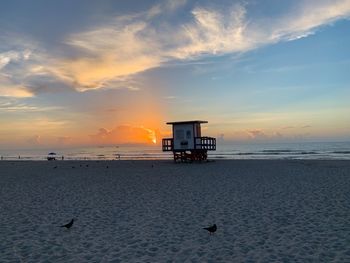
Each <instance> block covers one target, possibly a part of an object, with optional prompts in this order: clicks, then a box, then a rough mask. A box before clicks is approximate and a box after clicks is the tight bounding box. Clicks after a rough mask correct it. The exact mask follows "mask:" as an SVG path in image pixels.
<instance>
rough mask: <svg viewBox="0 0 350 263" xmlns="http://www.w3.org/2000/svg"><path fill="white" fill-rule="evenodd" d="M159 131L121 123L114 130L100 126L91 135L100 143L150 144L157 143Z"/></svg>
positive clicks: (95, 141) (94, 140)
mask: <svg viewBox="0 0 350 263" xmlns="http://www.w3.org/2000/svg"><path fill="white" fill-rule="evenodd" d="M158 136H159V132H157V131H156V130H152V129H148V128H145V127H142V126H131V125H120V126H117V127H115V128H113V129H112V130H107V129H106V128H100V129H99V130H98V132H97V133H96V134H93V135H90V138H91V140H92V141H93V142H94V143H98V144H121V143H135V144H139V143H141V144H144V143H146V144H150V143H156V142H157V138H159V137H158Z"/></svg>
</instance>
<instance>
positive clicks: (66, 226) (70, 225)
mask: <svg viewBox="0 0 350 263" xmlns="http://www.w3.org/2000/svg"><path fill="white" fill-rule="evenodd" d="M73 223H74V218H73V219H72V220H71V221H70V222H69V223H68V224H65V225H63V226H60V227H65V228H67V229H69V228H71V227H72V225H73Z"/></svg>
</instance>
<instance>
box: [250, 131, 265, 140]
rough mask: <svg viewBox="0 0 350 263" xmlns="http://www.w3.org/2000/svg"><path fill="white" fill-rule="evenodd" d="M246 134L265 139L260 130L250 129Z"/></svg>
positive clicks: (252, 137) (253, 137)
mask: <svg viewBox="0 0 350 263" xmlns="http://www.w3.org/2000/svg"><path fill="white" fill-rule="evenodd" d="M247 134H248V135H249V137H250V138H251V139H265V138H266V137H267V136H266V134H265V133H264V132H263V131H262V130H250V131H247Z"/></svg>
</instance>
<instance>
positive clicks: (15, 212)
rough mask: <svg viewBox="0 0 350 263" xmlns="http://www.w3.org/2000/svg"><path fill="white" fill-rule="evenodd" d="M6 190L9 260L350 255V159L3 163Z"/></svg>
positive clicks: (1, 238) (2, 237) (0, 185)
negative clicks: (213, 228) (212, 227)
mask: <svg viewBox="0 0 350 263" xmlns="http://www.w3.org/2000/svg"><path fill="white" fill-rule="evenodd" d="M0 200H1V202H0V205H1V214H0V219H1V225H0V261H1V262H350V246H349V244H350V161H339V160H337V161H321V160H319V161H316V160H313V161H311V160H310V161H306V160H227V161H225V160H217V161H215V162H209V163H193V164H174V163H173V162H172V161H52V162H49V161H0ZM72 218H75V219H76V221H75V222H74V225H73V226H72V228H70V229H66V228H61V227H59V226H60V225H62V224H66V223H68V222H69V221H70V220H71V219H72ZM214 223H215V224H216V225H217V227H218V229H217V231H216V233H214V234H212V235H210V234H209V233H208V232H207V231H206V230H203V229H202V228H203V227H206V226H210V225H212V224H214Z"/></svg>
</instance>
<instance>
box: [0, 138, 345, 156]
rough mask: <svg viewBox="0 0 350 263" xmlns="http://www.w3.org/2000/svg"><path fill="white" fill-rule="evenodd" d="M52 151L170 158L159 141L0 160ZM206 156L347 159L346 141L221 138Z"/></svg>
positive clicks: (23, 152) (20, 151)
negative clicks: (293, 141)
mask: <svg viewBox="0 0 350 263" xmlns="http://www.w3.org/2000/svg"><path fill="white" fill-rule="evenodd" d="M50 152H55V153H56V158H57V159H58V160H61V159H62V156H63V158H64V160H138V159H146V160H147V159H150V160H161V159H172V153H171V152H162V150H161V146H160V145H152V146H151V145H119V146H97V147H96V146H94V147H74V148H59V149H54V148H51V149H16V150H6V149H0V156H2V159H3V160H46V158H47V154H48V153H50ZM208 158H209V159H339V160H350V142H302V143H232V142H221V143H219V144H218V145H217V149H216V151H209V152H208Z"/></svg>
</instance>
